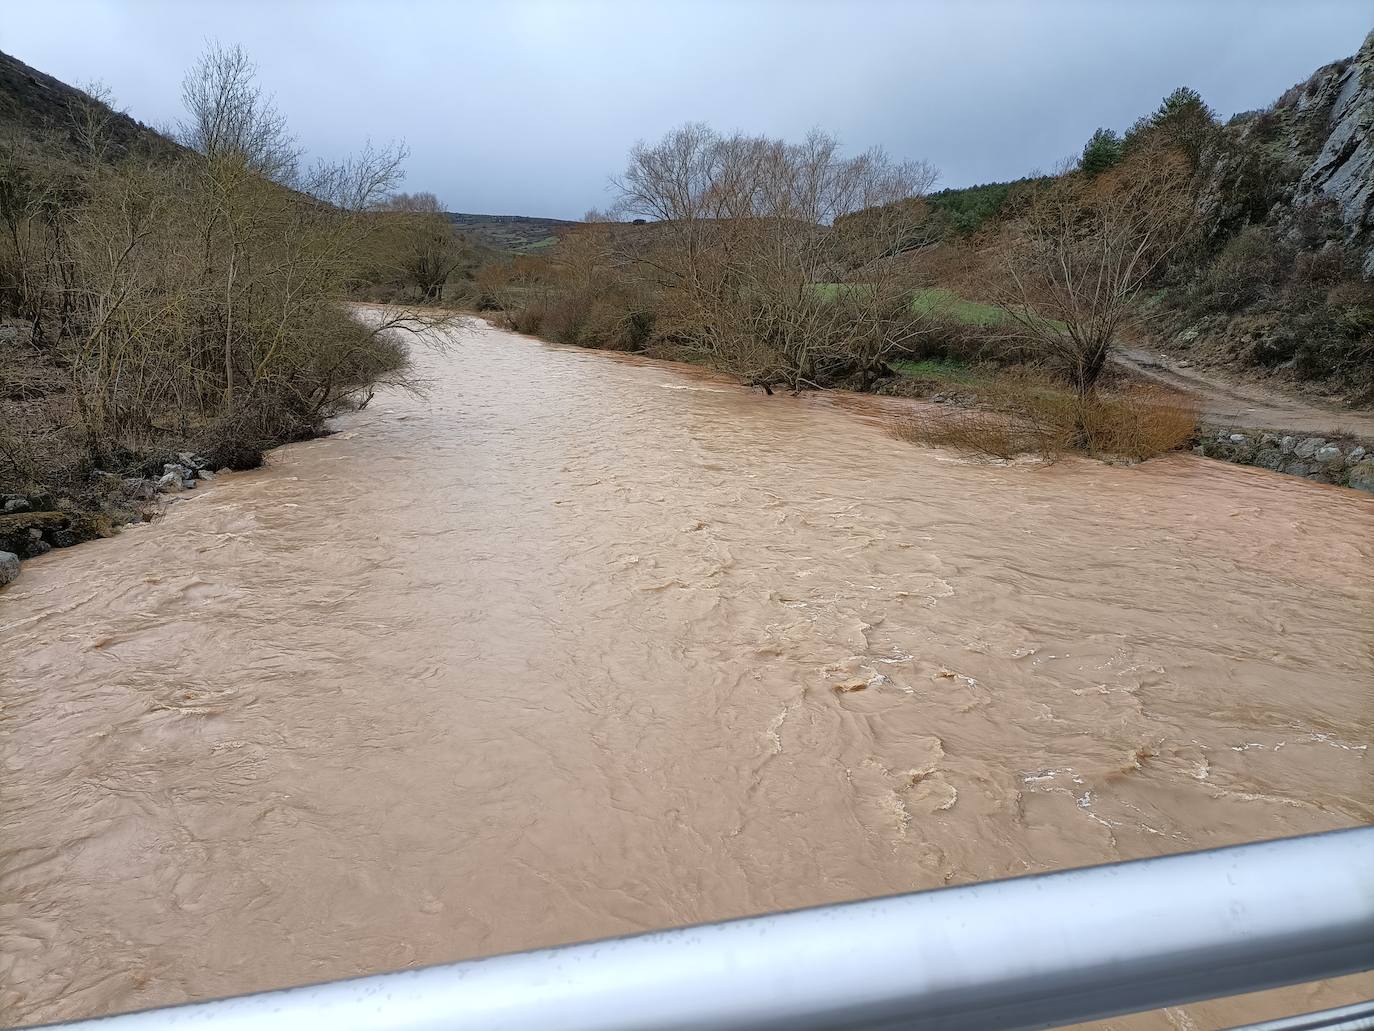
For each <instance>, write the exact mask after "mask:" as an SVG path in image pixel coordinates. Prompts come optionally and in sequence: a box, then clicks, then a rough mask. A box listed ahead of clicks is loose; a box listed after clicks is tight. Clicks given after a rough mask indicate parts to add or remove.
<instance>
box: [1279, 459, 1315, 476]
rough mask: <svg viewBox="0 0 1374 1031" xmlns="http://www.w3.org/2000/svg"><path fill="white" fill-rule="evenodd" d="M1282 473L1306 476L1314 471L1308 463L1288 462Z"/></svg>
mask: <svg viewBox="0 0 1374 1031" xmlns="http://www.w3.org/2000/svg"><path fill="white" fill-rule="evenodd" d="M1280 471H1281V472H1285V473H1287V474H1288V475H1289V476H1306V475H1307V474H1308V473H1310V472H1311V471H1312V467H1311V466H1310V465H1308V464H1307V463H1306V462H1287V463H1285V464H1284V466H1283V469H1282V470H1280Z"/></svg>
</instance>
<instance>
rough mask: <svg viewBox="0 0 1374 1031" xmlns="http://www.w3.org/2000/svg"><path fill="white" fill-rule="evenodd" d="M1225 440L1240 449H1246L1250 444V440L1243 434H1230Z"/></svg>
mask: <svg viewBox="0 0 1374 1031" xmlns="http://www.w3.org/2000/svg"><path fill="white" fill-rule="evenodd" d="M1227 439H1228V440H1229V441H1230V442H1231V443H1232V444H1238V445H1240V446H1241V447H1247V446H1248V445H1249V444H1250V438H1249V437H1247V436H1246V435H1245V434H1244V433H1232V434H1231V435H1230V437H1228V438H1227Z"/></svg>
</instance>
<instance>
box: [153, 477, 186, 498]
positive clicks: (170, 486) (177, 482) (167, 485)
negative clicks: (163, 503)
mask: <svg viewBox="0 0 1374 1031" xmlns="http://www.w3.org/2000/svg"><path fill="white" fill-rule="evenodd" d="M156 490H157V492H158V493H159V494H173V493H175V492H176V491H179V490H181V477H180V476H179V475H177V474H176V473H174V472H166V473H163V474H162V475H161V476H159V477H158V478H157V487H156Z"/></svg>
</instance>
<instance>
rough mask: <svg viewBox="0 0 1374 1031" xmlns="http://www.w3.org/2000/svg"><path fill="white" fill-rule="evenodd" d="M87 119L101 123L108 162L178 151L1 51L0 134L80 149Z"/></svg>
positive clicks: (134, 122)
mask: <svg viewBox="0 0 1374 1031" xmlns="http://www.w3.org/2000/svg"><path fill="white" fill-rule="evenodd" d="M91 119H98V120H99V121H100V122H101V126H102V137H103V139H105V140H106V141H107V143H108V147H109V155H110V156H112V157H120V156H123V155H126V154H129V153H134V152H139V153H148V154H154V155H156V154H165V155H168V156H170V155H174V154H176V153H177V152H179V151H180V150H181V148H180V147H179V146H178V145H177V144H175V143H173V142H172V141H171V140H169V139H167V137H165V136H163V135H162V134H161V133H159V132H157V131H156V130H154V129H152V128H149V127H148V126H146V125H144V124H143V123H142V122H140V121H137V120H136V119H133V118H130V117H129V116H128V115H126V114H124V113H123V112H120V111H114V110H112V109H111V108H109V107H107V106H106V105H105V104H103V103H101V102H100V101H99V100H95V99H93V98H92V97H90V96H88V95H87V94H86V93H84V92H83V91H81V90H79V89H76V88H75V87H73V86H69V85H67V84H66V83H65V82H62V81H61V80H59V79H55V78H53V77H52V76H51V75H46V74H44V73H43V72H40V71H38V69H36V68H30V67H29V66H28V65H26V64H25V63H24V62H23V61H20V60H19V59H18V58H16V57H13V56H11V55H9V54H6V53H3V52H0V130H9V131H11V132H14V133H17V134H19V135H22V136H28V137H48V138H54V137H55V138H56V139H57V140H58V141H62V142H65V143H67V144H68V145H71V146H80V145H82V142H83V134H84V133H85V132H86V131H87V126H88V125H89V124H90V120H91Z"/></svg>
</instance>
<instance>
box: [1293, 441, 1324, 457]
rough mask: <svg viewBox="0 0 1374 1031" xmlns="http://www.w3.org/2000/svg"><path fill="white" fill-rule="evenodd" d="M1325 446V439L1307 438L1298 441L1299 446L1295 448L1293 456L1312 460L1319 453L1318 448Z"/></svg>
mask: <svg viewBox="0 0 1374 1031" xmlns="http://www.w3.org/2000/svg"><path fill="white" fill-rule="evenodd" d="M1325 446H1326V438H1325V437H1307V438H1305V439H1303V440H1300V441H1298V443H1297V446H1296V447H1294V448H1293V454H1295V455H1297V456H1298V457H1299V458H1311V457H1312V456H1313V455H1315V454H1316V453H1317V448H1319V447H1325Z"/></svg>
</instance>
